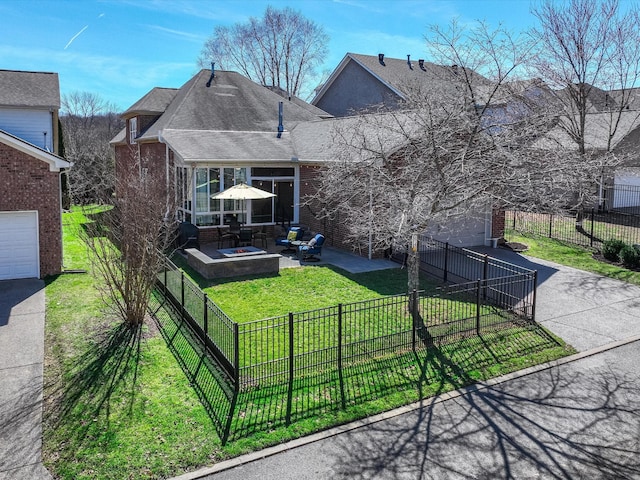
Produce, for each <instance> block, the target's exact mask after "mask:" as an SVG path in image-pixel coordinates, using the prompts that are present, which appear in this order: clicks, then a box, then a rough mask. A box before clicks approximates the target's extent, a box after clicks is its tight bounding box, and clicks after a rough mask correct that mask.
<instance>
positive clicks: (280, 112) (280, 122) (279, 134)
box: [278, 102, 284, 138]
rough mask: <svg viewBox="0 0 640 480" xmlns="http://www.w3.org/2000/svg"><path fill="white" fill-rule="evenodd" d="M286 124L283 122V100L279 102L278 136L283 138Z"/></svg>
mask: <svg viewBox="0 0 640 480" xmlns="http://www.w3.org/2000/svg"><path fill="white" fill-rule="evenodd" d="M282 132H284V125H283V123H282V102H278V138H282Z"/></svg>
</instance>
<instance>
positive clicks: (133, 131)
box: [129, 117, 138, 143]
mask: <svg viewBox="0 0 640 480" xmlns="http://www.w3.org/2000/svg"><path fill="white" fill-rule="evenodd" d="M137 136H138V118H137V117H133V118H130V119H129V143H135V141H136V137H137Z"/></svg>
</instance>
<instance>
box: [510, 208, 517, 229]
mask: <svg viewBox="0 0 640 480" xmlns="http://www.w3.org/2000/svg"><path fill="white" fill-rule="evenodd" d="M511 212H512V213H513V230H514V231H515V229H516V211H515V210H512V211H511Z"/></svg>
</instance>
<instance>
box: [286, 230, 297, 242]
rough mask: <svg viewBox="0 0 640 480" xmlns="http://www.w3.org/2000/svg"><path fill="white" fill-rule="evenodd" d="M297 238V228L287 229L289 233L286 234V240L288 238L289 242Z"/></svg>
mask: <svg viewBox="0 0 640 480" xmlns="http://www.w3.org/2000/svg"><path fill="white" fill-rule="evenodd" d="M297 238H298V230H289V233H288V234H287V240H289V241H290V242H293V241H295V240H296V239H297Z"/></svg>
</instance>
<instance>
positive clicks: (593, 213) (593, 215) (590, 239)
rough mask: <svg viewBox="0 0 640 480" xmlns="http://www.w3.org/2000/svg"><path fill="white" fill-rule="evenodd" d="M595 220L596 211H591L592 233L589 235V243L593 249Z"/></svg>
mask: <svg viewBox="0 0 640 480" xmlns="http://www.w3.org/2000/svg"><path fill="white" fill-rule="evenodd" d="M594 219H595V209H593V208H592V209H591V232H590V235H589V242H590V245H591V247H593V221H594Z"/></svg>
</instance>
